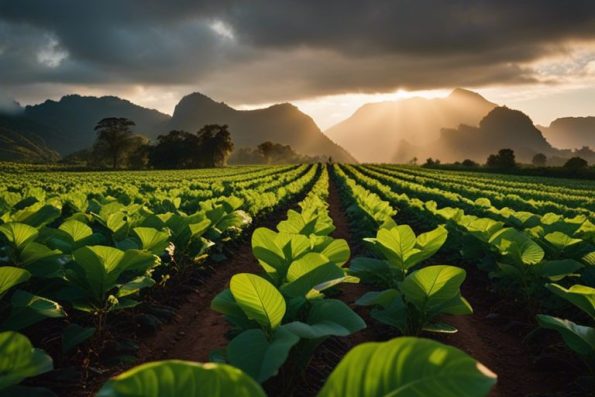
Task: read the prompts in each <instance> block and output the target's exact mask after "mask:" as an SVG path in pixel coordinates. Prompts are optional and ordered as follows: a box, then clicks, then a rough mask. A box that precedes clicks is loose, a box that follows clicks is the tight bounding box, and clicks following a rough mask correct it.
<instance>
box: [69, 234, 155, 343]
mask: <svg viewBox="0 0 595 397" xmlns="http://www.w3.org/2000/svg"><path fill="white" fill-rule="evenodd" d="M159 263H160V261H159V258H158V257H157V256H155V255H153V254H151V253H148V252H145V251H139V250H132V249H130V250H127V251H121V250H119V249H117V248H114V247H107V246H99V245H96V246H90V247H82V248H79V249H77V250H76V251H74V253H73V260H72V261H70V262H69V263H68V264H67V265H66V274H65V278H66V280H67V281H68V282H69V285H68V286H67V287H65V288H64V289H63V290H62V291H61V293H60V296H61V297H62V299H64V300H67V301H68V302H70V304H71V305H72V306H73V307H74V308H75V309H77V310H81V311H84V312H90V313H93V314H94V315H96V319H97V333H98V334H100V333H101V332H102V330H103V327H104V321H105V316H106V314H107V313H109V312H111V311H114V310H121V309H126V308H130V307H134V306H136V305H137V304H138V301H136V300H135V299H132V298H131V296H133V295H134V294H136V293H137V292H138V291H139V290H141V289H142V288H146V287H150V286H152V285H154V284H155V281H153V279H152V278H151V276H150V273H151V271H152V269H153V268H154V267H155V266H157V265H158V264H159Z"/></svg>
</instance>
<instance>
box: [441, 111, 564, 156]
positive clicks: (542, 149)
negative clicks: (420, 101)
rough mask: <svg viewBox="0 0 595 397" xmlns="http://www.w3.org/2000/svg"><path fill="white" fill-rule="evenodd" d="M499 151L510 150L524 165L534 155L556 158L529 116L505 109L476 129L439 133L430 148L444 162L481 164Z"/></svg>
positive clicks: (487, 116)
mask: <svg viewBox="0 0 595 397" xmlns="http://www.w3.org/2000/svg"><path fill="white" fill-rule="evenodd" d="M502 148H510V149H513V150H514V151H515V154H516V156H517V159H518V160H520V161H523V162H531V160H532V158H533V156H534V155H535V154H537V153H543V154H545V155H546V156H548V157H550V156H554V155H557V154H559V153H558V151H557V150H556V149H554V148H553V147H552V146H551V145H550V144H549V143H548V142H547V141H546V140H545V138H544V137H543V135H542V134H541V131H539V130H538V129H537V128H536V127H535V125H533V121H531V119H530V118H529V116H527V115H526V114H524V113H523V112H521V111H518V110H513V109H509V108H507V107H504V106H503V107H496V108H494V109H493V110H492V111H490V112H489V113H488V114H487V115H486V116H485V117H484V118H483V119H482V120H481V121H480V122H479V126H478V127H473V126H469V125H465V124H462V125H460V126H459V127H458V128H456V129H454V128H444V129H442V131H441V134H440V138H439V139H438V140H437V141H436V142H434V143H433V144H431V145H430V147H429V149H430V151H431V152H432V154H433V155H434V156H435V157H438V158H439V159H440V160H442V161H447V162H452V161H457V160H459V161H460V160H462V159H465V158H469V159H471V160H474V161H478V162H484V161H485V159H486V158H487V157H488V156H489V155H490V154H492V153H495V152H497V151H498V150H499V149H502Z"/></svg>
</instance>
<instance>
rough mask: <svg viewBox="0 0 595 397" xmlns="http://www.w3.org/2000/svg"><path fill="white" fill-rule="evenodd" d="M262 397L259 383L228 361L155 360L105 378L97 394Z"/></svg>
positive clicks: (119, 396) (107, 396) (106, 396)
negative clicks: (218, 362)
mask: <svg viewBox="0 0 595 397" xmlns="http://www.w3.org/2000/svg"><path fill="white" fill-rule="evenodd" d="M141 396H142V397H181V396H184V397H204V396H209V397H230V396H234V397H265V393H264V391H263V390H262V388H261V387H260V385H259V384H258V383H256V382H254V380H252V379H251V378H250V377H249V376H247V375H246V374H244V373H243V372H242V371H240V370H239V369H237V368H234V367H232V366H230V365H227V364H214V363H205V364H202V363H195V362H190V361H180V360H167V361H156V362H152V363H147V364H143V365H140V366H138V367H135V368H132V369H130V370H128V371H126V372H124V373H123V374H120V375H118V376H116V377H114V378H112V379H111V380H110V381H108V382H107V383H106V384H105V385H104V386H103V387H102V388H101V390H100V391H99V393H97V397H141Z"/></svg>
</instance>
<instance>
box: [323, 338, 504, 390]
mask: <svg viewBox="0 0 595 397" xmlns="http://www.w3.org/2000/svg"><path fill="white" fill-rule="evenodd" d="M495 383H496V375H495V374H494V373H492V372H491V371H490V370H489V369H487V368H486V367H484V366H483V365H481V364H480V363H478V362H477V361H475V360H474V359H473V358H471V357H469V356H468V355H467V354H465V353H463V352H462V351H460V350H458V349H456V348H454V347H450V346H446V345H443V344H441V343H438V342H435V341H431V340H428V339H417V338H397V339H393V340H391V341H388V342H383V343H364V344H361V345H359V346H357V347H355V348H354V349H352V350H351V351H350V352H349V353H348V354H347V355H346V356H345V357H344V358H343V360H341V362H340V363H339V365H338V366H337V368H335V370H334V371H333V372H332V373H331V375H330V377H329V378H328V380H327V381H326V383H325V385H324V387H323V388H322V390H321V391H320V393H319V394H318V397H339V396H354V397H358V396H361V397H363V396H366V397H370V396H388V395H390V396H395V397H434V396H441V397H480V396H486V395H487V394H488V393H489V391H490V389H491V387H492V386H493V385H494V384H495Z"/></svg>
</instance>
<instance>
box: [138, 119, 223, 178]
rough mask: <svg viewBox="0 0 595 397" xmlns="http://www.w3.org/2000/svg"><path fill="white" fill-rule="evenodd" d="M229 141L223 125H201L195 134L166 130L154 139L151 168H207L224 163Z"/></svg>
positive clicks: (220, 165) (150, 158) (150, 157)
mask: <svg viewBox="0 0 595 397" xmlns="http://www.w3.org/2000/svg"><path fill="white" fill-rule="evenodd" d="M232 150H233V142H232V141H231V134H230V133H229V131H228V129H227V126H226V125H217V124H209V125H205V126H204V127H203V128H201V129H200V131H198V132H197V133H196V134H191V133H190V132H186V131H178V130H174V131H170V132H169V133H168V134H166V135H159V136H158V137H157V145H155V147H154V148H153V149H152V150H151V153H150V154H149V162H150V164H151V165H152V166H153V167H155V168H211V167H222V166H224V165H225V163H226V162H227V159H228V157H229V155H230V154H231V151H232Z"/></svg>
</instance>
